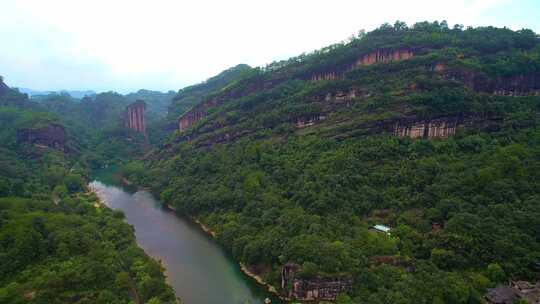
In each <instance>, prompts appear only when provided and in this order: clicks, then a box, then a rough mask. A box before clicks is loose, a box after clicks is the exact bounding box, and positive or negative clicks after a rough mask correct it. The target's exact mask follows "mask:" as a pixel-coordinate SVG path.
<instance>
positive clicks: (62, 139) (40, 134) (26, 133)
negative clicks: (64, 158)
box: [17, 124, 67, 152]
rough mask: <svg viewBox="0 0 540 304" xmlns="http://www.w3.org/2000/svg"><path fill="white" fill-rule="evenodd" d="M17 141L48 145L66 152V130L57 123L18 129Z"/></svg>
mask: <svg viewBox="0 0 540 304" xmlns="http://www.w3.org/2000/svg"><path fill="white" fill-rule="evenodd" d="M17 143H19V144H21V143H28V144H31V145H35V146H38V147H42V148H46V147H48V148H52V149H57V150H60V151H62V152H67V148H66V131H65V130H64V127H63V126H62V125H59V124H50V125H48V126H45V127H41V128H28V129H18V130H17Z"/></svg>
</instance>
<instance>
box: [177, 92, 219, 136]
mask: <svg viewBox="0 0 540 304" xmlns="http://www.w3.org/2000/svg"><path fill="white" fill-rule="evenodd" d="M216 104H217V102H216V100H215V99H211V100H209V101H207V102H204V103H202V104H199V105H198V106H195V107H194V108H193V109H191V110H189V111H188V112H186V113H184V114H183V115H182V116H180V118H179V119H178V130H179V131H184V130H186V129H188V128H189V127H191V126H192V125H194V124H196V123H197V122H199V121H200V120H201V119H203V118H204V117H205V116H206V113H207V111H208V108H211V107H213V106H215V105H216Z"/></svg>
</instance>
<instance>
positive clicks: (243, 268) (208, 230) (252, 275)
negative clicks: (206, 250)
mask: <svg viewBox="0 0 540 304" xmlns="http://www.w3.org/2000/svg"><path fill="white" fill-rule="evenodd" d="M190 219H191V220H192V221H193V222H194V223H196V224H197V225H199V227H200V228H201V229H202V230H203V231H204V232H205V233H206V234H208V235H210V236H211V237H212V238H213V239H217V234H216V232H215V231H213V230H212V229H211V228H210V227H208V226H206V225H205V224H204V223H202V222H201V221H200V220H198V219H197V218H195V217H190ZM238 265H239V266H240V270H241V271H242V272H243V273H244V274H245V275H247V276H248V277H250V278H252V279H254V280H255V281H256V282H257V283H258V284H259V285H262V286H264V287H265V288H266V290H267V291H268V292H270V293H272V294H274V295H276V296H277V297H278V298H280V299H282V300H284V299H283V298H282V297H281V296H280V294H279V292H278V291H277V289H276V287H274V286H273V285H271V284H270V283H268V282H266V281H265V280H264V279H263V278H262V277H261V276H260V275H258V274H256V273H254V272H253V271H251V270H250V269H249V267H248V266H247V265H246V264H244V263H242V262H238Z"/></svg>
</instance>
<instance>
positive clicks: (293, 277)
mask: <svg viewBox="0 0 540 304" xmlns="http://www.w3.org/2000/svg"><path fill="white" fill-rule="evenodd" d="M299 270H300V268H299V266H298V265H295V264H290V263H289V264H286V265H285V266H283V269H282V270H281V288H282V291H283V297H284V298H285V299H287V300H299V301H335V300H336V298H337V296H338V295H339V294H341V293H345V292H348V291H350V290H351V289H352V284H353V279H352V277H350V276H341V277H335V278H323V277H315V278H311V279H304V278H300V277H298V271H299Z"/></svg>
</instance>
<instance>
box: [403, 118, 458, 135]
mask: <svg viewBox="0 0 540 304" xmlns="http://www.w3.org/2000/svg"><path fill="white" fill-rule="evenodd" d="M459 123H460V119H459V118H454V117H450V118H440V119H433V120H419V121H412V122H411V121H409V122H407V121H399V122H396V123H395V124H394V128H393V133H394V135H396V136H399V137H410V138H425V139H433V138H447V137H450V136H453V135H455V134H456V128H457V126H458V125H459Z"/></svg>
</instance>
